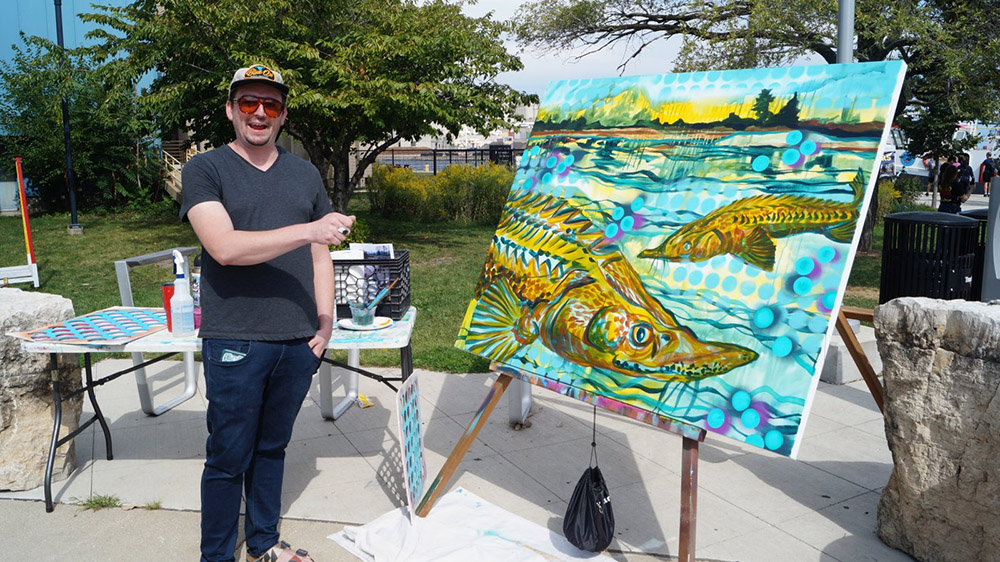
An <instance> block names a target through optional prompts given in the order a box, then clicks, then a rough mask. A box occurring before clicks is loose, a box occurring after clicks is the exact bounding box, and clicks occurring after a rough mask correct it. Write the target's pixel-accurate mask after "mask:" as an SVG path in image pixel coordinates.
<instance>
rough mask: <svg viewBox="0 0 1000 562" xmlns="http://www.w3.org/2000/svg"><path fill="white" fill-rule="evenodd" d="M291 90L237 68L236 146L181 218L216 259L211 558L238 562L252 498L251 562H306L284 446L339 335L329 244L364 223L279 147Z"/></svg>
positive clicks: (206, 177) (206, 265) (231, 114)
mask: <svg viewBox="0 0 1000 562" xmlns="http://www.w3.org/2000/svg"><path fill="white" fill-rule="evenodd" d="M287 94H288V86H286V85H285V84H284V82H283V80H282V78H281V74H279V73H278V72H275V71H273V70H271V69H270V68H268V67H266V66H264V65H259V64H258V65H254V66H251V67H248V68H241V69H239V70H238V71H236V74H235V75H234V76H233V79H232V81H231V83H230V86H229V99H228V100H227V103H226V116H227V117H228V118H229V120H230V121H232V123H233V129H234V131H235V140H233V141H232V142H231V143H229V144H228V145H226V146H222V147H219V148H216V149H215V150H212V151H209V152H206V153H203V154H199V155H198V156H195V157H194V158H192V159H191V160H190V161H189V162H188V163H187V164H186V165H185V166H184V171H183V177H182V180H183V185H184V204H183V206H182V207H181V211H180V214H181V218H182V219H187V220H188V221H190V222H191V226H192V227H193V228H194V231H195V234H197V235H198V239H199V240H201V243H202V246H203V249H204V252H203V257H202V273H201V302H202V322H201V329H200V332H199V336H200V337H201V338H202V339H203V342H202V357H203V364H204V367H205V387H206V393H207V397H208V414H207V422H208V433H209V436H208V440H207V442H206V446H205V448H206V455H205V468H204V471H203V473H202V480H201V503H202V518H201V553H202V554H201V560H202V562H216V561H227V562H228V561H232V560H233V552H234V550H235V548H236V540H237V539H236V537H237V524H238V519H239V513H240V500H241V496H243V495H244V494H245V496H246V520H245V532H246V550H247V559H248V560H263V561H265V562H271V561H273V560H277V558H278V557H279V556H281V555H282V551H286V552H285V553H284V556H285V558H283V559H289V560H290V559H293V558H294V556H295V552H294V551H292V552H288V551H290V550H291V548H290V547H288V546H287V543H284V542H283V541H282V542H279V540H278V532H277V524H278V518H279V511H280V508H281V482H282V477H283V471H284V459H285V448H286V446H287V445H288V441H289V439H290V438H291V434H292V425H293V423H294V422H295V417H296V416H297V415H298V412H299V408H300V407H301V405H302V401H303V400H304V398H305V396H306V393H307V391H308V390H309V386H310V384H311V382H312V375H313V374H314V373H315V372H316V369H317V367H318V366H319V362H320V357H321V356H322V354H323V352H324V350H325V349H326V346H327V344H328V343H329V339H330V334H331V332H332V330H333V263H332V261H331V260H330V253H329V248H328V245H329V244H339V243H340V242H342V241H343V240H344V237H345V236H346V235H347V232H348V229H349V228H350V227H351V226H352V225H353V223H354V217H347V216H344V215H341V214H339V213H334V212H332V208H331V206H330V200H329V198H328V197H327V195H326V191H325V189H324V187H323V182H322V180H321V177H320V174H319V171H318V170H317V169H316V168H315V166H313V165H312V164H310V163H309V162H306V161H305V160H302V159H300V158H298V157H296V156H294V155H292V154H289V153H288V152H286V151H284V150H283V149H281V148H279V147H276V146H275V144H274V143H275V139H276V138H277V137H278V133H279V131H280V130H281V127H282V126H283V125H284V123H285V119H286V117H287V115H288V110H287V108H286V106H285V101H286V96H287ZM299 556H300V558H301V559H302V560H310V558H308V556H307V555H305V553H304V552H302V553H301V554H300V555H299Z"/></svg>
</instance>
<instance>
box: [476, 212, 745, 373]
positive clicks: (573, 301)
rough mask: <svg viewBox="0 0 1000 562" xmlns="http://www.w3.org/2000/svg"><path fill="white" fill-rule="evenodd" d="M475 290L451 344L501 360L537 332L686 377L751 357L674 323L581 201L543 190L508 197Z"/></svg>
mask: <svg viewBox="0 0 1000 562" xmlns="http://www.w3.org/2000/svg"><path fill="white" fill-rule="evenodd" d="M475 296H476V298H475V299H474V300H473V301H472V303H471V304H470V306H469V310H468V312H467V314H466V319H465V323H464V326H465V327H466V328H465V329H463V331H462V333H461V334H460V335H459V341H458V342H457V345H458V346H459V347H464V348H465V349H467V350H469V351H472V352H474V353H477V354H480V355H483V356H486V357H490V358H492V359H494V360H496V361H500V362H506V361H508V360H509V359H511V358H512V357H513V356H514V355H515V354H516V353H517V352H518V351H519V350H520V349H521V348H522V347H524V346H527V345H530V344H532V343H533V342H535V341H536V340H540V341H541V343H542V344H543V345H544V346H545V347H547V348H548V349H550V350H552V351H553V352H555V353H556V354H558V355H559V356H561V357H563V358H565V359H567V360H569V361H572V362H573V363H576V364H578V365H581V366H583V367H587V366H593V367H598V368H601V369H608V370H612V371H616V372H619V373H622V374H625V375H628V376H632V377H646V378H650V379H656V380H661V381H682V382H683V381H692V380H698V379H703V378H706V377H711V376H716V375H721V374H723V373H726V372H728V371H730V370H732V369H735V368H736V367H739V366H741V365H745V364H747V363H750V362H752V361H754V360H755V359H757V353H756V352H754V351H753V350H750V349H747V348H745V347H741V346H739V345H734V344H730V343H726V342H718V341H705V340H701V339H699V338H698V336H697V335H696V334H695V333H694V332H693V331H692V330H691V329H689V328H687V327H685V326H681V325H680V324H679V323H678V322H677V320H676V318H675V317H674V315H673V314H671V313H670V311H668V310H667V309H666V308H664V307H663V305H662V304H661V303H660V302H659V301H657V300H656V299H654V298H653V297H652V296H651V295H650V294H649V293H648V292H647V291H646V289H645V287H643V284H642V281H641V279H640V278H639V275H638V274H637V273H636V271H635V270H634V269H633V268H632V266H631V265H629V263H628V262H627V261H626V260H625V259H624V257H623V256H622V255H621V253H620V252H619V251H618V249H617V247H616V246H615V245H614V244H610V243H608V242H607V240H606V238H605V237H604V234H603V231H602V230H601V229H600V228H597V227H596V226H595V225H594V224H593V222H592V221H591V220H590V219H589V218H587V216H586V215H585V214H584V212H583V211H582V210H581V209H579V208H578V207H576V206H575V205H573V204H572V203H570V202H569V201H567V200H565V199H558V198H554V197H550V196H548V195H542V194H538V193H530V192H528V193H525V194H523V195H519V196H516V197H514V198H512V199H511V200H509V201H508V202H507V204H506V206H505V208H504V214H503V218H501V221H500V224H499V226H498V227H497V232H496V235H495V236H494V239H493V244H492V245H491V246H490V251H489V255H488V256H487V260H486V266H485V268H484V270H483V275H482V277H481V278H480V281H479V284H478V285H477V287H476V292H475ZM463 343H464V345H463Z"/></svg>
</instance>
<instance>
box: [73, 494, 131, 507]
mask: <svg viewBox="0 0 1000 562" xmlns="http://www.w3.org/2000/svg"><path fill="white" fill-rule="evenodd" d="M121 505H122V501H121V500H120V499H118V497H117V496H112V495H100V494H99V495H96V496H90V497H89V498H87V499H85V500H83V501H81V502H80V507H82V508H83V509H84V510H87V509H90V510H92V511H98V510H101V509H109V508H112V507H121Z"/></svg>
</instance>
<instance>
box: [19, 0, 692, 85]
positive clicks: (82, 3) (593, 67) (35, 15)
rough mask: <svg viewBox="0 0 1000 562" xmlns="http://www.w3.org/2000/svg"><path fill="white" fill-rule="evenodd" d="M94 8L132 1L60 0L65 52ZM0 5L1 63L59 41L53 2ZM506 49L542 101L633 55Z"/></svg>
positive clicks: (645, 70) (511, 6)
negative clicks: (17, 48) (567, 82)
mask: <svg viewBox="0 0 1000 562" xmlns="http://www.w3.org/2000/svg"><path fill="white" fill-rule="evenodd" d="M92 3H97V4H102V5H112V6H121V5H125V4H128V3H129V2H128V0H62V10H63V16H62V20H63V39H64V44H65V45H66V46H67V47H75V46H79V45H80V44H81V43H82V42H83V41H84V35H85V34H86V33H87V31H89V30H90V29H92V28H93V26H92V25H89V24H84V23H83V22H81V21H80V20H79V19H78V18H77V17H76V16H75V14H78V13H81V12H84V13H86V12H92V11H94V10H93V9H92V7H91V4H92ZM522 3H523V2H522V0H479V2H478V3H477V4H471V5H466V6H465V8H464V9H465V13H466V14H468V15H470V16H475V17H479V16H483V15H485V14H487V13H489V12H492V13H493V18H494V19H496V20H507V19H509V18H511V17H512V16H513V15H514V13H515V12H516V11H517V8H518V7H519V6H520V5H521V4H522ZM0 6H2V7H3V11H4V17H2V18H0V60H3V61H9V60H10V59H11V58H12V57H13V50H12V49H11V44H12V43H19V42H20V39H19V38H18V31H24V32H25V33H27V34H28V35H39V36H41V37H45V38H47V39H50V40H52V41H55V40H56V24H55V5H54V1H53V0H0ZM507 47H508V50H510V51H511V52H513V53H517V54H519V55H520V57H521V61H522V62H523V63H524V70H522V71H519V72H513V73H504V74H502V75H500V77H499V81H500V82H502V83H505V84H509V85H511V86H513V87H514V88H516V89H518V90H522V91H525V92H528V93H531V94H538V95H539V96H541V95H542V94H544V93H545V88H546V86H547V84H548V82H549V80H564V79H579V78H602V77H609V76H617V75H618V74H619V71H618V69H617V67H618V65H619V64H621V62H622V61H623V60H625V59H626V58H627V57H628V55H630V54H631V51H629V50H627V49H624V48H621V47H619V48H616V49H613V50H605V51H601V52H599V53H595V54H592V55H588V56H587V57H586V58H584V59H583V60H582V61H575V60H574V56H575V55H578V54H580V52H582V51H580V50H577V51H575V52H568V53H558V54H543V53H538V52H533V51H526V52H522V51H521V48H520V47H518V46H517V45H516V44H515V43H514V42H513V41H508V42H507ZM679 50H680V41H679V40H675V41H669V42H668V41H658V42H657V43H654V44H653V45H651V46H650V47H647V48H646V49H645V50H644V52H643V54H642V55H640V56H639V57H638V58H636V59H633V60H632V61H631V62H629V65H628V67H627V69H626V72H625V75H637V74H663V73H666V72H670V71H671V69H672V67H673V61H674V58H675V57H676V56H677V52H678V51H679Z"/></svg>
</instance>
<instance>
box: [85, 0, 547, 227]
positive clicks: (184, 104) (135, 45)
mask: <svg viewBox="0 0 1000 562" xmlns="http://www.w3.org/2000/svg"><path fill="white" fill-rule="evenodd" d="M84 19H86V20H88V21H94V22H97V23H100V24H103V25H105V26H107V27H110V28H111V29H112V31H105V32H97V33H96V36H97V37H99V38H100V39H102V40H103V46H102V49H103V50H104V53H105V55H106V56H107V57H108V61H109V62H108V64H110V65H114V66H116V67H117V68H118V69H119V72H121V73H122V74H123V75H127V76H138V75H140V74H142V73H145V72H147V71H149V70H152V69H155V70H156V71H157V73H158V75H157V78H156V79H155V80H154V81H153V84H152V86H150V88H149V89H148V90H147V91H146V92H145V93H144V95H143V96H142V101H143V103H144V105H145V106H146V107H149V108H151V109H152V110H153V111H154V112H155V113H156V114H157V115H158V116H159V119H160V125H161V127H162V128H163V130H170V129H173V128H180V129H184V130H187V129H190V130H191V131H193V135H194V138H195V139H196V140H202V141H208V142H210V143H211V144H213V145H215V146H220V145H222V144H224V143H226V142H228V141H229V140H231V138H232V135H233V130H232V125H231V124H230V123H229V121H228V120H227V119H226V117H225V113H224V111H223V103H224V100H225V96H226V91H227V89H228V85H229V78H230V77H231V76H232V73H233V72H234V71H235V70H236V69H237V68H239V67H242V66H247V65H248V64H251V63H255V62H262V63H264V64H268V65H270V66H272V67H273V68H276V69H277V70H278V71H279V72H281V74H282V76H283V78H284V80H285V82H286V84H288V85H289V86H290V89H291V92H290V96H289V99H288V108H289V118H288V122H287V123H286V126H285V130H286V131H287V133H288V134H290V135H291V136H292V137H294V138H295V139H297V140H298V141H299V142H301V143H302V146H303V147H304V148H305V150H306V152H307V153H308V154H309V158H310V160H311V161H312V162H313V164H315V165H316V166H317V167H318V168H319V169H320V172H321V173H322V175H323V177H324V181H326V187H327V190H328V192H329V193H330V195H331V197H332V200H333V205H334V208H335V209H337V210H339V211H343V210H344V209H345V208H346V206H347V203H348V201H349V200H350V198H351V196H352V195H353V193H354V191H355V189H356V188H357V186H358V184H359V183H360V181H361V179H362V177H363V175H364V172H365V170H366V169H367V168H368V166H369V165H370V164H371V163H372V162H374V161H375V157H376V156H377V155H378V154H379V153H380V152H382V151H384V150H385V149H386V148H388V147H390V146H392V145H393V144H395V143H397V142H399V141H400V140H403V139H406V140H413V139H416V138H418V137H420V136H424V135H430V134H435V135H442V134H443V135H446V136H449V137H450V136H452V135H457V134H458V132H459V130H460V129H461V127H462V126H463V125H467V126H470V127H472V128H474V129H475V130H477V131H479V132H480V133H483V134H487V133H488V132H489V131H492V130H494V129H496V128H500V127H507V126H510V125H511V121H510V117H508V116H511V115H513V113H514V109H515V107H516V106H517V105H519V104H524V103H529V102H530V101H532V100H533V96H528V95H525V94H522V93H520V92H517V91H515V90H513V89H511V88H510V87H508V86H505V85H500V84H497V83H496V81H495V79H496V77H497V75H498V74H499V73H501V72H507V71H515V70H520V69H521V68H522V65H521V62H520V59H518V58H517V57H516V56H513V55H510V54H508V53H507V51H506V50H505V48H504V46H503V42H502V40H501V35H502V33H503V32H504V30H505V29H506V27H505V26H504V25H503V24H501V23H499V22H495V21H493V20H492V19H490V17H484V18H469V17H466V16H464V15H463V14H462V13H461V8H460V6H458V5H453V4H449V3H447V2H446V1H445V0H431V1H427V2H420V3H417V2H416V1H415V0H328V1H327V0H324V1H309V0H307V1H305V2H301V1H294V2H293V1H292V0H269V1H268V2H258V3H255V4H253V5H252V6H251V7H249V8H248V5H247V3H246V2H242V1H235V0H221V1H215V0H137V1H136V2H134V3H133V4H131V5H129V6H126V7H124V8H102V11H101V13H98V14H89V15H86V16H84ZM116 32H117V33H116ZM115 57H120V58H117V59H116V58H115ZM352 155H354V156H356V158H357V166H356V168H355V167H352V160H353V159H352Z"/></svg>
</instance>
